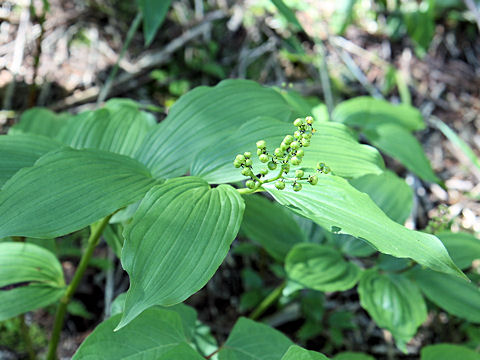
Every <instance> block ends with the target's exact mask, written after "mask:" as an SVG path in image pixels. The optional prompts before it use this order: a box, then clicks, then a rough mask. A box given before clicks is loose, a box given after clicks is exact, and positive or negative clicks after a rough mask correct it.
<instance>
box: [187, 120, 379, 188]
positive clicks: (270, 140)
mask: <svg viewBox="0 0 480 360" xmlns="http://www.w3.org/2000/svg"><path fill="white" fill-rule="evenodd" d="M315 129H316V130H317V131H316V133H315V134H314V135H313V137H312V139H311V143H310V146H309V147H308V148H305V157H304V160H303V163H302V165H301V167H302V168H316V166H317V163H318V162H324V163H326V164H327V165H328V166H329V167H330V168H331V169H332V171H333V172H334V173H335V174H337V175H340V176H344V177H358V176H362V175H365V174H370V173H374V174H380V173H381V172H382V171H383V168H384V164H383V159H382V157H381V156H380V153H379V152H378V151H377V150H376V149H374V148H373V147H371V146H368V145H362V144H359V143H358V141H357V140H356V139H355V138H354V137H353V136H352V135H351V133H350V130H349V129H348V128H347V127H346V126H345V125H342V124H335V123H330V122H324V123H318V124H317V125H316V126H315ZM294 130H295V127H294V126H293V125H291V124H287V123H285V122H282V121H279V120H276V119H272V118H266V117H261V118H257V119H254V120H251V121H249V122H247V123H245V124H244V125H243V126H241V127H240V128H238V130H237V131H236V132H235V133H234V134H233V135H231V136H229V137H227V138H225V139H224V140H223V141H220V142H219V143H218V144H217V146H212V147H210V148H206V149H204V150H202V151H200V152H199V154H198V155H197V157H196V158H195V160H194V162H193V165H192V168H191V170H190V173H191V174H192V175H196V176H201V177H202V178H204V179H205V180H207V181H208V182H209V183H223V182H235V181H239V180H243V179H245V176H243V175H242V174H241V169H236V168H235V167H234V166H233V160H234V159H235V156H236V155H237V154H242V153H243V152H245V151H250V152H251V153H252V154H254V155H253V156H252V160H253V169H254V171H256V172H258V171H259V170H260V169H261V168H266V166H265V164H262V163H261V162H260V161H259V160H258V157H257V156H256V155H255V154H256V151H257V148H256V145H255V143H256V141H258V140H265V141H266V142H267V147H268V151H269V152H270V153H273V151H274V149H275V148H277V147H278V146H280V143H281V142H282V140H283V138H284V137H285V135H288V134H293V132H294ZM292 171H293V169H292ZM271 174H272V175H270V176H271V177H273V174H275V175H276V174H277V172H276V171H272V172H271Z"/></svg>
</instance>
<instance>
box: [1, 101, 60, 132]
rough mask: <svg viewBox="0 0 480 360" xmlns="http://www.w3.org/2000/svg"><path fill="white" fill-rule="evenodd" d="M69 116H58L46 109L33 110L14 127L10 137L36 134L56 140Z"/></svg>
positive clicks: (27, 112)
mask: <svg viewBox="0 0 480 360" xmlns="http://www.w3.org/2000/svg"><path fill="white" fill-rule="evenodd" d="M68 116H69V115H57V114H55V113H54V112H53V111H51V110H49V109H46V108H40V107H39V108H33V109H29V110H27V111H25V112H24V113H23V114H22V116H21V117H20V121H19V122H18V123H17V124H15V125H13V126H12V127H11V128H10V129H9V131H8V134H9V135H18V134H35V135H43V136H46V137H49V138H55V137H56V136H57V135H58V133H59V132H60V131H61V129H62V128H63V127H64V126H65V125H66V124H67V118H68Z"/></svg>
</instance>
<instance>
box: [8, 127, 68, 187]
mask: <svg viewBox="0 0 480 360" xmlns="http://www.w3.org/2000/svg"><path fill="white" fill-rule="evenodd" d="M61 146H62V144H61V143H59V142H56V141H54V140H52V139H49V138H47V137H44V136H40V135H33V134H18V135H11V136H10V135H9V136H6V135H2V136H0V154H2V156H0V187H1V186H2V185H3V184H5V182H6V181H7V180H8V179H9V178H11V177H12V176H13V174H15V173H16V172H17V171H18V170H20V169H22V168H24V167H29V166H32V165H33V164H34V163H35V161H37V160H38V158H39V157H41V156H42V155H44V154H46V153H47V152H49V151H52V150H55V149H57V148H58V147H61Z"/></svg>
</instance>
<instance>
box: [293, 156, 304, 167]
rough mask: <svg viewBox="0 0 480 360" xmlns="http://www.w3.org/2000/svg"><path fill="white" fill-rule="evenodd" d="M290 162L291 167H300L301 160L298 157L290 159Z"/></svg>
mask: <svg viewBox="0 0 480 360" xmlns="http://www.w3.org/2000/svg"><path fill="white" fill-rule="evenodd" d="M290 162H291V163H292V165H300V164H301V163H302V159H300V158H299V157H296V156H294V157H292V159H291V160H290Z"/></svg>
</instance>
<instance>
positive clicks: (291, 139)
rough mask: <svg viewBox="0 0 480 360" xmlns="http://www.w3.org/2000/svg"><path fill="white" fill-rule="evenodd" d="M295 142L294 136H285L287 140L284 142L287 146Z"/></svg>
mask: <svg viewBox="0 0 480 360" xmlns="http://www.w3.org/2000/svg"><path fill="white" fill-rule="evenodd" d="M293 140H294V139H293V136H292V135H287V136H285V139H283V142H284V143H285V144H287V145H289V144H291V143H292V141H293Z"/></svg>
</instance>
